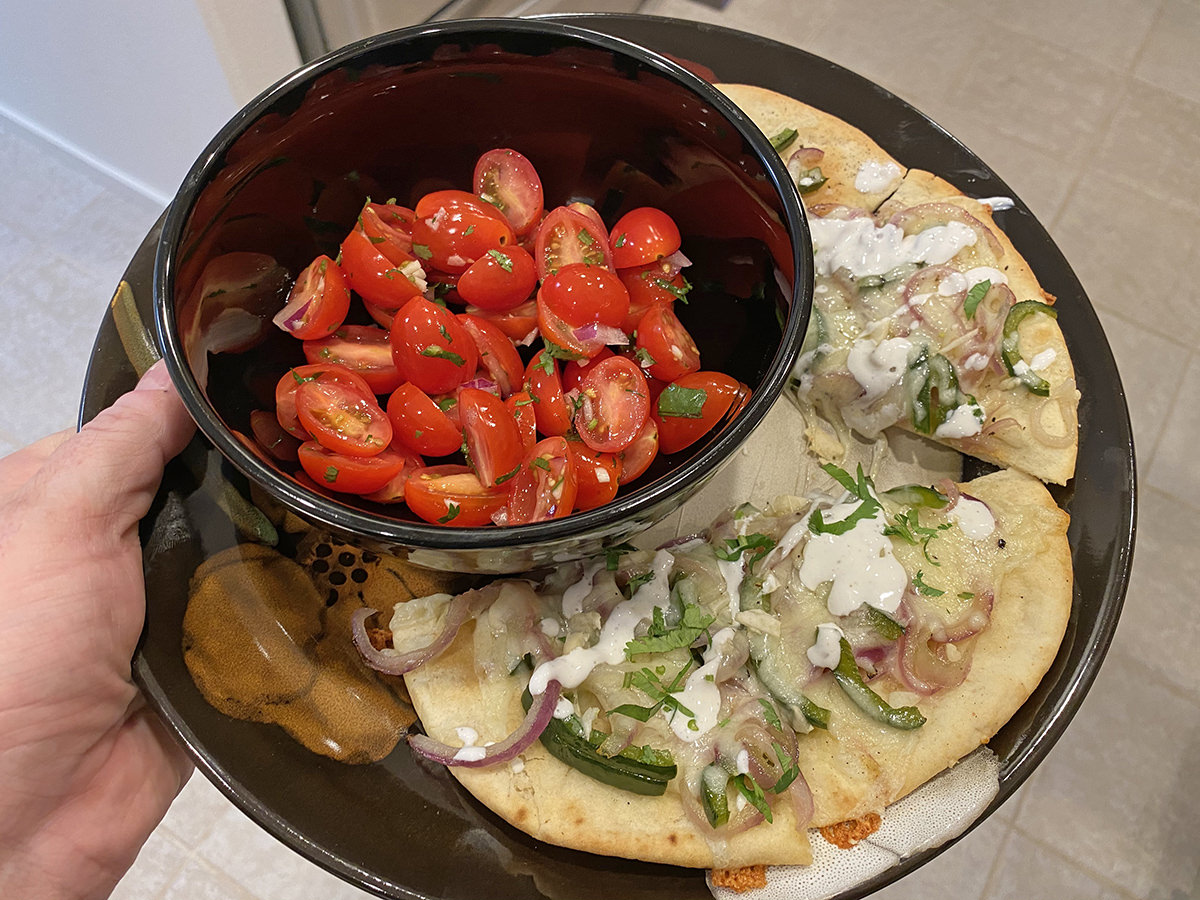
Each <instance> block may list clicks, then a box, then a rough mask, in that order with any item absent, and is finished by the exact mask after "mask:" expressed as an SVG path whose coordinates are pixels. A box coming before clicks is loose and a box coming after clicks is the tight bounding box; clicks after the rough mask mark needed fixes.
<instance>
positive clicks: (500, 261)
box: [488, 250, 513, 272]
mask: <svg viewBox="0 0 1200 900" xmlns="http://www.w3.org/2000/svg"><path fill="white" fill-rule="evenodd" d="M488 256H490V257H491V258H492V259H494V260H495V261H496V265H498V266H499V267H500V268H502V269H503V270H504V271H505V272H511V271H512V270H513V263H512V257H511V256H509V255H508V254H507V253H501V252H500V251H499V250H489V251H488Z"/></svg>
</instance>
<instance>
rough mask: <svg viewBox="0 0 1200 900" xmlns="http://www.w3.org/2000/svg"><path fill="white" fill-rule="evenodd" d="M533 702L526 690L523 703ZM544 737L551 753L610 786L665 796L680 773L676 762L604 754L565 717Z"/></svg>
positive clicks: (552, 726) (553, 720)
mask: <svg viewBox="0 0 1200 900" xmlns="http://www.w3.org/2000/svg"><path fill="white" fill-rule="evenodd" d="M532 702H533V698H532V697H531V696H530V695H529V690H528V689H526V690H525V693H524V694H523V695H522V696H521V704H522V705H523V706H524V707H525V709H526V711H528V709H529V707H530V704H532ZM540 740H541V742H542V746H543V747H545V748H546V749H547V750H549V751H550V754H551V756H554V757H555V758H557V759H559V760H561V761H562V762H564V763H566V764H567V765H568V766H570V767H571V768H573V769H578V770H579V771H580V772H582V773H583V774H584V775H587V776H588V777H589V778H594V779H596V780H597V781H599V782H602V783H603V784H607V785H609V786H610V787H615V788H619V789H620V790H623V791H631V792H632V793H635V794H645V795H647V796H652V797H657V796H661V795H662V794H664V793H665V792H666V790H667V782H669V781H670V780H671V779H672V778H674V777H675V775H676V774H677V773H678V769H677V767H676V766H674V765H670V766H655V765H651V764H649V763H643V762H638V761H637V760H633V759H629V758H628V757H625V756H621V755H620V754H618V755H617V756H603V755H601V754H600V753H599V752H597V750H596V748H595V747H594V746H593V745H592V744H591V742H590V741H588V740H587V739H586V738H583V737H580V736H579V735H578V734H575V733H574V732H573V731H571V729H570V728H569V727H568V726H567V725H566V724H565V723H564V722H563V721H562V720H561V719H551V720H550V724H549V725H547V726H546V730H545V731H543V732H542V734H541V738H540Z"/></svg>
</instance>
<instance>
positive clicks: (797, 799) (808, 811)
mask: <svg viewBox="0 0 1200 900" xmlns="http://www.w3.org/2000/svg"><path fill="white" fill-rule="evenodd" d="M796 766H797V767H799V762H797V763H796ZM787 798H788V801H789V802H790V803H791V804H792V812H793V813H794V814H795V816H796V830H797V831H805V830H806V829H807V828H808V823H809V822H811V821H812V817H813V813H814V812H816V809H817V804H816V802H815V801H814V800H813V795H812V788H810V787H809V786H808V781H807V780H806V779H805V777H804V773H803V772H800V774H798V775H797V776H796V778H795V780H794V781H793V782H792V783H791V784H789V785H788V787H787Z"/></svg>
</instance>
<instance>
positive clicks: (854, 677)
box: [833, 638, 925, 731]
mask: <svg viewBox="0 0 1200 900" xmlns="http://www.w3.org/2000/svg"><path fill="white" fill-rule="evenodd" d="M840 644H841V648H842V655H841V657H840V658H839V659H838V664H837V668H836V669H834V670H833V678H834V680H835V681H836V682H837V683H838V686H839V687H841V689H842V690H843V691H845V693H846V696H847V697H849V698H850V700H851V701H852V702H853V703H854V705H855V706H857V707H858V708H859V709H861V710H862V711H863V712H864V713H866V714H867V715H868V716H870V717H871V718H872V719H874V720H875V721H876V722H880V723H881V724H883V725H889V726H891V727H892V728H899V729H901V730H902V731H912V730H913V729H914V728H920V727H921V726H922V725H924V724H925V717H924V716H923V715H921V711H920V710H919V709H917V708H916V707H915V706H900V707H893V706H891V705H889V704H888V702H887V701H886V700H884V699H883V698H882V697H880V696H879V695H878V694H877V693H875V692H874V691H873V690H871V689H870V688H869V687H867V685H866V683H865V682H864V681H863V680H862V675H861V674H860V673H859V671H858V663H856V662H855V661H854V651H853V650H851V649H850V642H849V641H847V640H846V639H845V638H842V639H841V641H840Z"/></svg>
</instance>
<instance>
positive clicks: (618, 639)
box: [529, 550, 675, 697]
mask: <svg viewBox="0 0 1200 900" xmlns="http://www.w3.org/2000/svg"><path fill="white" fill-rule="evenodd" d="M674 562H675V557H674V556H672V555H671V554H670V553H669V552H668V551H666V550H659V551H658V552H657V553H655V554H654V561H653V563H652V564H651V568H652V571H653V573H654V577H653V578H651V579H650V580H649V581H647V582H646V583H645V584H643V585H642V586H641V587H639V588H638V589H637V591H636V592H635V593H634V595H633V597H631V598H630V599H629V600H624V601H622V602H621V603H618V604H617V605H616V607H615V608H614V609H613V611H612V614H611V615H609V617H608V621H607V622H605V623H604V627H603V628H601V629H600V637H599V639H598V640H597V641H596V643H595V644H594V645H593V646H591V647H576V648H575V649H574V650H572V651H571V652H570V653H565V654H563V655H562V656H559V657H557V658H556V659H551V660H547V661H546V662H544V663H542V664H541V665H539V666H538V667H537V668H536V669H534V670H533V675H532V676H531V677H530V679H529V693H530V694H532V695H533V696H535V697H538V696H541V695H542V694H544V693H545V692H546V685H547V684H549V683H550V682H551V681H557V682H558V683H559V684H561V685H562V686H563V688H565V689H570V688H576V687H579V685H581V684H583V681H584V679H585V678H587V677H588V675H590V674H591V672H592V669H594V668H595V667H596V666H597V665H599V664H600V663H608V664H609V665H614V666H615V665H616V664H617V663H619V662H621V661H622V660H623V659H624V658H625V645H626V644H628V643H629V642H630V641H632V640H633V639H634V637H636V634H635V629H636V628H637V626H638V623H640V622H641V621H643V620H644V619H649V618H650V616H651V614H652V613H653V611H654V609H655V607H665V606H666V605H667V603H668V602H669V600H670V596H671V594H670V592H671V588H670V585H669V584H668V581H667V579H668V576H670V574H671V566H672V565H673V564H674ZM599 565H603V563H600V564H598V565H597V571H599ZM588 580H589V581H590V580H591V579H590V578H589V579H588ZM564 604H565V598H564Z"/></svg>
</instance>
